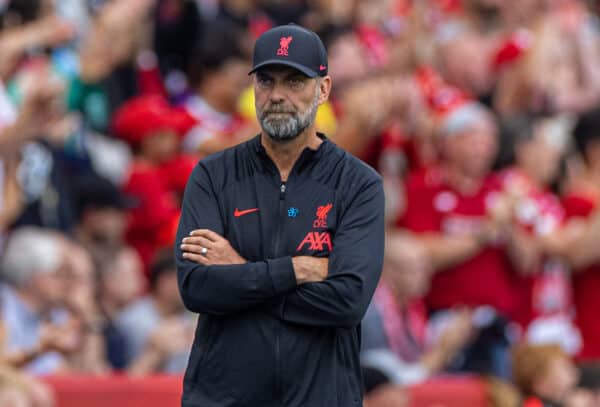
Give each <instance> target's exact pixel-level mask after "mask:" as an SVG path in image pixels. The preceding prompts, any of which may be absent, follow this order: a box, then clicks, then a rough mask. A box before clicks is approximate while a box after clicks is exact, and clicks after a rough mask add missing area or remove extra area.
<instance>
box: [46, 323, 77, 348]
mask: <svg viewBox="0 0 600 407" xmlns="http://www.w3.org/2000/svg"><path fill="white" fill-rule="evenodd" d="M81 340H82V338H81V335H80V332H79V324H78V323H77V321H75V320H71V321H69V322H67V323H66V324H64V325H57V324H52V323H46V324H44V325H42V327H41V329H40V350H41V352H52V351H55V352H59V353H62V354H70V353H73V352H76V351H77V350H79V349H80V348H81V345H82V343H81Z"/></svg>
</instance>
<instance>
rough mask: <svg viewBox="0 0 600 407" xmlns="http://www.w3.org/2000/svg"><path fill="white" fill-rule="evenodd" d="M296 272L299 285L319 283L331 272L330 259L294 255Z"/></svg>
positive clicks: (293, 260)
mask: <svg viewBox="0 0 600 407" xmlns="http://www.w3.org/2000/svg"><path fill="white" fill-rule="evenodd" d="M292 263H293V265H294V273H295V274H296V282H297V284H298V285H300V284H305V283H318V282H320V281H323V280H325V279H326V278H327V275H328V274H329V259H327V258H321V257H311V256H297V257H292Z"/></svg>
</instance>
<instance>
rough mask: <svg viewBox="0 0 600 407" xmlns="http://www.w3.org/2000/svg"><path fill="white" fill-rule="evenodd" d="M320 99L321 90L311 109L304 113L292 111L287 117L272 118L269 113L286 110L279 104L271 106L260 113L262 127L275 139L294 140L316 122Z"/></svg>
mask: <svg viewBox="0 0 600 407" xmlns="http://www.w3.org/2000/svg"><path fill="white" fill-rule="evenodd" d="M318 99H319V92H317V94H316V95H315V98H314V100H313V103H312V104H311V106H310V108H309V109H307V110H306V111H305V112H302V113H298V112H294V113H291V114H290V115H289V116H288V117H287V118H270V117H269V113H275V112H283V111H285V110H282V109H281V108H279V107H278V106H271V107H270V108H269V110H267V111H263V112H261V113H260V115H259V122H260V127H261V128H262V129H263V131H264V132H265V133H266V134H267V135H268V136H269V137H270V138H271V139H272V140H274V141H279V142H282V141H290V140H294V139H295V138H296V137H298V136H299V135H300V134H302V132H303V131H304V130H306V129H307V128H308V127H310V125H312V124H313V123H314V121H315V117H316V115H317V110H318V108H319V101H318Z"/></svg>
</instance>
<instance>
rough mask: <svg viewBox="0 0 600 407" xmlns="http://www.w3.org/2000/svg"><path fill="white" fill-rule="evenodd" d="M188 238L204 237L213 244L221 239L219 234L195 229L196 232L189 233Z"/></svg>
mask: <svg viewBox="0 0 600 407" xmlns="http://www.w3.org/2000/svg"><path fill="white" fill-rule="evenodd" d="M190 236H201V237H204V238H206V239H208V240H212V241H214V242H216V241H219V240H220V239H223V238H222V237H221V236H220V235H219V234H217V233H215V232H213V231H212V230H209V229H196V230H192V231H191V232H190Z"/></svg>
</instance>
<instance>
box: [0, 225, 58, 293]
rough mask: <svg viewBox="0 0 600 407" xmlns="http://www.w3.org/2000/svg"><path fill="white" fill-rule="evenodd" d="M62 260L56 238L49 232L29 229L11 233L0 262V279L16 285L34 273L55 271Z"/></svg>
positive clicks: (36, 228) (30, 227)
mask: <svg viewBox="0 0 600 407" xmlns="http://www.w3.org/2000/svg"><path fill="white" fill-rule="evenodd" d="M61 260H62V250H61V247H60V242H59V240H58V238H57V237H56V236H55V235H53V234H52V233H51V232H49V231H47V230H45V229H42V228H39V227H33V226H26V227H22V228H20V229H17V230H16V231H14V232H13V233H12V234H11V236H10V237H9V240H8V244H7V245H6V250H5V251H4V254H3V256H2V259H1V260H0V275H1V276H2V279H4V280H6V281H7V282H8V283H10V284H13V285H15V286H20V285H23V284H25V283H27V282H28V281H30V280H31V278H32V277H33V276H34V275H35V274H38V273H50V272H53V271H56V270H57V269H58V268H59V266H60V263H61Z"/></svg>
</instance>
